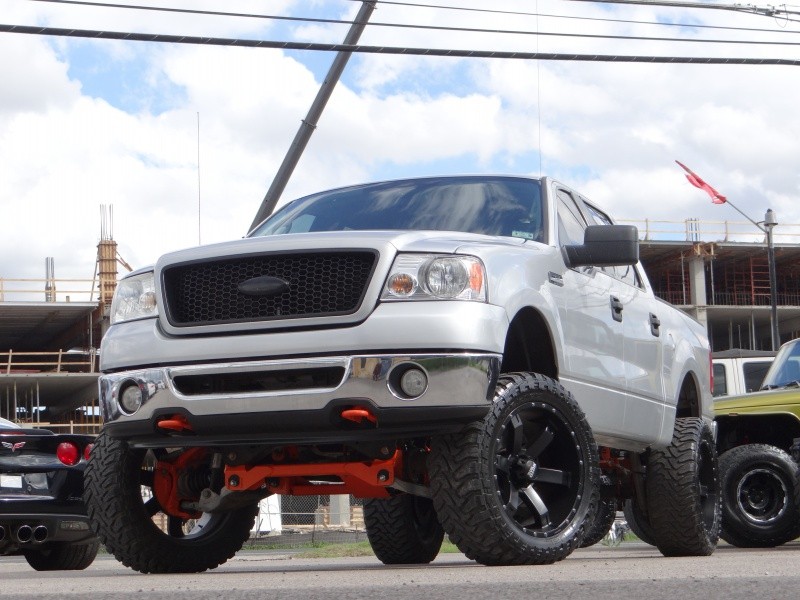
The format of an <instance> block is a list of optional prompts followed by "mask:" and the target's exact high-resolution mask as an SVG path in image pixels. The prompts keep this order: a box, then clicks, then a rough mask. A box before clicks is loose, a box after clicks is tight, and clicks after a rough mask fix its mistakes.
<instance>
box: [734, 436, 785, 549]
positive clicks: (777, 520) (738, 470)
mask: <svg viewBox="0 0 800 600" xmlns="http://www.w3.org/2000/svg"><path fill="white" fill-rule="evenodd" d="M719 465H720V481H721V486H722V499H723V502H722V533H721V536H722V539H724V540H725V541H726V542H728V543H729V544H733V545H734V546H739V547H740V548H771V547H773V546H780V545H781V544H785V543H786V542H788V541H790V540H793V539H795V538H797V537H800V484H799V483H798V465H797V463H796V462H795V461H794V460H792V458H791V457H790V456H789V455H788V454H787V453H786V452H784V451H783V450H781V449H780V448H776V447H775V446H770V445H767V444H746V445H744V446H737V447H736V448H732V449H731V450H728V451H727V452H724V453H723V454H722V456H720V459H719Z"/></svg>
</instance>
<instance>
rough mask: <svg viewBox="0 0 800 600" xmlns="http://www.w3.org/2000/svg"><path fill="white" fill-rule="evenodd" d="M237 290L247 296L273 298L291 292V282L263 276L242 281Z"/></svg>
mask: <svg viewBox="0 0 800 600" xmlns="http://www.w3.org/2000/svg"><path fill="white" fill-rule="evenodd" d="M236 288H237V289H238V290H239V291H240V292H241V293H243V294H244V295H245V296H265V297H268V298H272V297H273V296H280V295H281V294H283V293H285V292H288V291H289V282H288V281H285V280H283V279H280V278H279V277H272V276H270V275H262V276H261V277H253V278H252V279H248V280H246V281H242V282H240V283H239V285H237V286H236Z"/></svg>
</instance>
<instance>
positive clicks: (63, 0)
mask: <svg viewBox="0 0 800 600" xmlns="http://www.w3.org/2000/svg"><path fill="white" fill-rule="evenodd" d="M30 1H31V2H44V3H56V4H71V5H79V6H92V7H101V8H117V9H120V8H121V9H129V10H143V11H155V12H168V13H181V14H190V15H205V16H218V17H219V16H222V17H239V18H250V19H266V20H276V21H290V22H299V23H323V24H333V25H348V26H349V25H352V21H345V20H341V19H326V18H317V17H289V16H285V15H262V14H255V13H236V12H227V11H214V10H199V9H185V8H172V7H159V6H144V5H136V4H118V3H110V2H88V1H86V0H30ZM357 1H359V2H360V1H361V0H357ZM575 1H611V0H575ZM615 1H616V0H615ZM620 1H621V0H620ZM383 4H398V5H403V6H412V5H411V4H406V3H403V2H383ZM413 6H425V7H428V8H438V9H447V8H452V9H453V10H470V11H479V12H491V13H501V14H508V15H520V14H524V15H528V16H537V17H538V16H557V15H539V14H535V13H519V12H514V11H498V10H489V9H470V8H465V7H447V6H439V5H413ZM559 18H576V19H582V20H590V21H595V20H596V21H614V22H616V21H621V22H625V23H639V24H652V25H673V24H668V23H651V22H646V21H624V20H616V19H595V18H591V17H559ZM370 26H371V27H390V28H396V29H418V30H429V31H448V32H459V33H492V34H503V35H537V36H547V37H572V38H593V39H611V40H635V41H654V42H693V43H723V44H765V45H771V44H776V45H778V44H783V42H769V41H747V40H743V41H739V40H717V39H702V38H693V39H692V38H677V37H653V36H630V35H610V34H587V33H564V32H549V31H529V30H514V29H497V28H475V27H454V26H442V25H414V24H408V23H386V22H375V21H373V22H371V23H370ZM681 26H682V27H693V28H707V29H712V28H713V29H730V30H738V31H748V32H762V33H784V34H785V33H788V34H795V35H797V34H798V33H800V32H795V31H774V30H771V29H763V28H760V29H759V28H744V27H742V28H737V27H719V26H711V25H689V24H686V25H681ZM789 45H793V44H791V43H789Z"/></svg>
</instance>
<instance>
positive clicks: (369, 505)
mask: <svg viewBox="0 0 800 600" xmlns="http://www.w3.org/2000/svg"><path fill="white" fill-rule="evenodd" d="M364 524H365V525H366V528H367V537H368V538H369V543H370V546H372V550H373V552H375V556H377V557H378V560H380V561H381V562H382V563H384V564H386V565H409V564H422V563H429V562H431V561H432V560H433V559H434V558H436V555H437V554H439V549H440V548H441V547H442V540H443V539H444V530H443V529H442V526H441V525H440V524H439V520H438V519H437V518H436V511H435V510H434V508H433V502H431V500H430V499H429V498H422V497H420V496H412V495H410V494H401V495H398V496H392V497H391V498H377V499H369V500H364Z"/></svg>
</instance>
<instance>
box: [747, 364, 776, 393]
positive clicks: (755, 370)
mask: <svg viewBox="0 0 800 600" xmlns="http://www.w3.org/2000/svg"><path fill="white" fill-rule="evenodd" d="M771 364H772V362H771V361H759V362H755V361H754V362H746V363H744V364H743V365H742V371H743V372H744V387H745V388H746V389H745V391H746V392H748V393H749V392H755V391H757V390H759V389H760V388H761V382H762V381H764V376H765V375H766V374H767V371H769V367H770V365H771Z"/></svg>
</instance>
